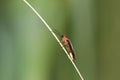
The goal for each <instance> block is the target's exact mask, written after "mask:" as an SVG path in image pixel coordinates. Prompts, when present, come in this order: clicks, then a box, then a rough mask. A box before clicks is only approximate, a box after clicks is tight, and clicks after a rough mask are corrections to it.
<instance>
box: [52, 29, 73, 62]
mask: <svg viewBox="0 0 120 80" xmlns="http://www.w3.org/2000/svg"><path fill="white" fill-rule="evenodd" d="M54 32H55V33H57V34H58V35H59V36H60V35H61V34H60V33H59V32H58V31H57V30H54ZM61 42H62V44H63V45H64V47H65V49H66V50H67V52H68V54H69V56H70V58H71V59H72V60H74V59H75V52H74V49H73V46H72V43H71V41H70V40H69V38H68V37H67V36H65V35H61Z"/></svg>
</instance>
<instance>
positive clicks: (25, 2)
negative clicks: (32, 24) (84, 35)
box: [23, 0, 84, 80]
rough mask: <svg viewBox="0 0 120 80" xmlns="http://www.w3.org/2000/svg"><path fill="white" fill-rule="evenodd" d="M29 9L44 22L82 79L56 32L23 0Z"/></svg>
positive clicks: (82, 79)
mask: <svg viewBox="0 0 120 80" xmlns="http://www.w3.org/2000/svg"><path fill="white" fill-rule="evenodd" d="M23 1H24V2H25V3H26V4H27V5H28V6H29V7H30V8H31V9H32V11H33V12H34V13H35V14H36V15H37V16H38V17H39V19H40V20H41V21H42V22H43V23H44V24H45V26H46V27H47V29H48V30H49V31H50V33H51V34H52V35H53V36H54V38H55V39H56V40H57V42H58V43H59V45H60V46H61V47H62V49H63V50H64V52H65V53H66V55H67V57H68V58H69V60H70V61H71V63H72V64H73V66H74V68H75V70H76V71H77V73H78V75H79V77H80V78H81V80H84V78H83V77H82V75H81V73H80V71H79V70H78V68H77V66H76V65H75V63H74V62H73V60H72V59H71V57H70V56H69V54H68V52H67V51H66V49H65V48H64V46H63V44H62V43H61V42H60V40H59V39H58V37H57V36H56V34H55V33H54V32H53V30H52V29H51V28H50V26H49V25H48V24H47V23H46V21H45V20H44V19H43V18H42V16H41V15H40V14H39V13H38V12H37V11H36V10H35V9H34V8H33V7H32V6H31V5H30V4H29V3H28V2H27V1H26V0H23Z"/></svg>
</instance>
